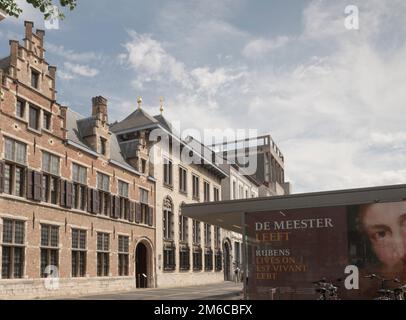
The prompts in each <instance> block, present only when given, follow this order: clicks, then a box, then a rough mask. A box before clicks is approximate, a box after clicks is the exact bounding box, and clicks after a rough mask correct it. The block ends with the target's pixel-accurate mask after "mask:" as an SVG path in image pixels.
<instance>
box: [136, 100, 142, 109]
mask: <svg viewBox="0 0 406 320" xmlns="http://www.w3.org/2000/svg"><path fill="white" fill-rule="evenodd" d="M137 103H138V108H140V109H141V106H142V98H141V97H138V98H137Z"/></svg>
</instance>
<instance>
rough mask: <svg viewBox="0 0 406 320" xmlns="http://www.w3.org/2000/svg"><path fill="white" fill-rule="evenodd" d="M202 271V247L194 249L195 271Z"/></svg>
mask: <svg viewBox="0 0 406 320" xmlns="http://www.w3.org/2000/svg"><path fill="white" fill-rule="evenodd" d="M201 270H202V249H201V248H200V247H194V248H193V271H201Z"/></svg>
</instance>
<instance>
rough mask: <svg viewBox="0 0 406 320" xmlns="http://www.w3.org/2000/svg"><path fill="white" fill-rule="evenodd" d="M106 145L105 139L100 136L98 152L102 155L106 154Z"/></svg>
mask: <svg viewBox="0 0 406 320" xmlns="http://www.w3.org/2000/svg"><path fill="white" fill-rule="evenodd" d="M106 145H107V141H106V139H104V138H102V137H100V144H99V148H100V149H99V153H100V154H102V155H104V156H105V155H106Z"/></svg>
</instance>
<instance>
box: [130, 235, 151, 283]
mask: <svg viewBox="0 0 406 320" xmlns="http://www.w3.org/2000/svg"><path fill="white" fill-rule="evenodd" d="M151 250H152V248H151V247H150V244H149V243H148V242H146V241H145V240H142V241H140V242H139V243H138V244H137V247H136V249H135V283H136V287H137V288H151V287H153V286H154V283H153V276H152V275H153V266H152V251H151Z"/></svg>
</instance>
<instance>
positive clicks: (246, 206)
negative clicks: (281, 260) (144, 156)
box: [182, 184, 406, 233]
mask: <svg viewBox="0 0 406 320" xmlns="http://www.w3.org/2000/svg"><path fill="white" fill-rule="evenodd" d="M404 200H406V184H403V185H391V186H382V187H371V188H359V189H346V190H336V191H324V192H313V193H302V194H292V195H284V196H272V197H262V198H249V199H240V200H227V201H217V202H205V203H196V204H185V205H183V206H182V215H183V216H185V217H188V218H192V219H196V220H198V221H202V222H204V223H208V224H212V225H216V226H219V227H221V228H224V229H226V230H230V231H234V232H237V233H243V229H244V226H245V224H244V214H247V215H249V214H250V213H255V212H267V211H275V210H288V209H304V208H315V207H334V206H346V205H357V204H367V203H374V202H395V201H404Z"/></svg>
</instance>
